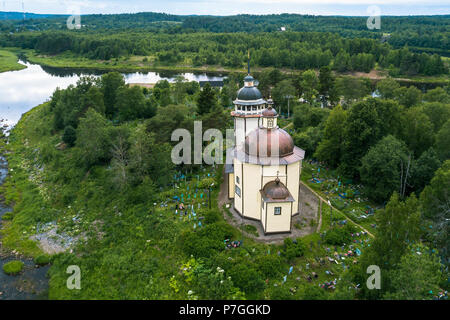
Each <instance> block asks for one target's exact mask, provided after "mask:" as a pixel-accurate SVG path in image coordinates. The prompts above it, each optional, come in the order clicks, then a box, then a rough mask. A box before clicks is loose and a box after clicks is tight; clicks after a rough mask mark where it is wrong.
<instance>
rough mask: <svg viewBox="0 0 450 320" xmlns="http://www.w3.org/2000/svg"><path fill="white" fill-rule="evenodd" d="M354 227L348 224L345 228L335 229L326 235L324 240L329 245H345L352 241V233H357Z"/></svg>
mask: <svg viewBox="0 0 450 320" xmlns="http://www.w3.org/2000/svg"><path fill="white" fill-rule="evenodd" d="M355 230H356V229H355V227H354V226H353V225H350V224H347V225H345V226H344V227H334V228H333V229H330V230H328V231H327V233H326V234H325V237H324V240H325V242H326V243H328V244H332V245H339V246H341V245H343V244H344V243H350V242H351V241H352V237H351V233H354V232H356V231H355Z"/></svg>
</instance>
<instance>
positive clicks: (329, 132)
mask: <svg viewBox="0 0 450 320" xmlns="http://www.w3.org/2000/svg"><path fill="white" fill-rule="evenodd" d="M346 122H347V111H345V110H343V109H342V107H341V106H337V107H335V108H334V109H333V110H332V111H331V113H330V115H329V117H328V118H327V120H326V121H325V128H324V131H323V138H322V140H321V141H320V142H319V145H318V146H317V150H316V153H315V157H317V159H319V160H320V161H324V162H326V163H327V164H328V165H330V166H331V167H332V168H336V167H337V166H338V164H339V162H340V160H341V158H342V156H343V144H344V139H345V135H344V134H345V126H346Z"/></svg>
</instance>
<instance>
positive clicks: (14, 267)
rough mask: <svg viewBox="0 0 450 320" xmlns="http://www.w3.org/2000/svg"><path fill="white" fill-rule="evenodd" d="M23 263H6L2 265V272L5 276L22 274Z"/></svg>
mask: <svg viewBox="0 0 450 320" xmlns="http://www.w3.org/2000/svg"><path fill="white" fill-rule="evenodd" d="M23 267H24V263H23V262H22V261H19V260H14V261H10V262H7V263H5V264H4V265H3V272H5V273H6V274H7V275H11V276H15V275H18V274H19V273H20V272H22V269H23Z"/></svg>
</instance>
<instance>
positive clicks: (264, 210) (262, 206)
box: [260, 199, 266, 228]
mask: <svg viewBox="0 0 450 320" xmlns="http://www.w3.org/2000/svg"><path fill="white" fill-rule="evenodd" d="M260 201H261V224H262V225H263V228H264V226H265V225H266V206H265V205H264V202H263V201H262V199H261V200H260Z"/></svg>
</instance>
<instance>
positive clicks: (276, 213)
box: [274, 207, 281, 216]
mask: <svg viewBox="0 0 450 320" xmlns="http://www.w3.org/2000/svg"><path fill="white" fill-rule="evenodd" d="M274 214H275V215H276V216H279V215H281V207H275V210H274Z"/></svg>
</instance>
